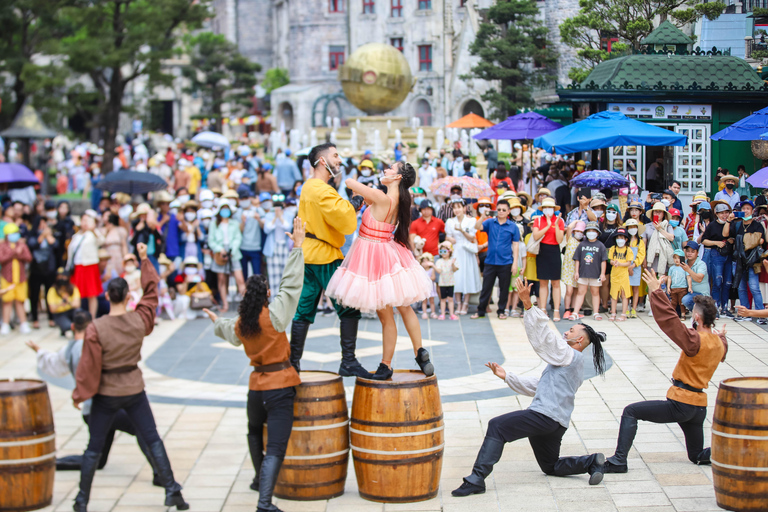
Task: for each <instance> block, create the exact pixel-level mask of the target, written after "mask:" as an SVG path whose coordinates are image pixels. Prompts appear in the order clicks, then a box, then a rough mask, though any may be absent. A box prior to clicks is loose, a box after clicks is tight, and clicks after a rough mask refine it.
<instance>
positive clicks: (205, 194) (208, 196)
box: [199, 188, 215, 202]
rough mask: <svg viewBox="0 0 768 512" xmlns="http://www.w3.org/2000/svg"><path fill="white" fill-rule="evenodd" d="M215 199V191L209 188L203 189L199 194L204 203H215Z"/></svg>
mask: <svg viewBox="0 0 768 512" xmlns="http://www.w3.org/2000/svg"><path fill="white" fill-rule="evenodd" d="M214 197H215V196H214V195H213V190H211V189H209V188H204V189H202V190H201V191H200V194H199V198H200V202H203V201H213V198H214Z"/></svg>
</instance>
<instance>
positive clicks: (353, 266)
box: [325, 237, 433, 313]
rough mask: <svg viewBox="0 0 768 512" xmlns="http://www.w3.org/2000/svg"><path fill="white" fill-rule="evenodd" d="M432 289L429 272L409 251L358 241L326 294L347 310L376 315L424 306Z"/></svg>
mask: <svg viewBox="0 0 768 512" xmlns="http://www.w3.org/2000/svg"><path fill="white" fill-rule="evenodd" d="M432 289H433V283H432V281H431V280H430V279H429V276H428V275H427V272H426V271H425V270H424V269H423V268H422V267H421V266H420V265H419V264H418V262H417V261H416V258H414V256H413V253H412V252H411V251H409V250H408V249H407V248H406V247H403V246H402V245H400V244H398V243H397V242H395V241H389V242H373V241H370V240H368V239H366V238H363V237H358V238H357V240H355V242H354V243H353V244H352V247H351V248H350V249H349V252H348V253H347V256H346V258H344V262H343V263H342V264H341V266H339V268H338V269H336V272H335V273H334V274H333V276H332V277H331V280H330V281H329V282H328V287H327V288H326V290H325V293H326V295H328V296H329V297H331V298H333V299H335V300H336V301H337V302H339V303H340V304H341V305H343V306H346V307H350V308H355V309H359V310H360V311H362V312H364V313H373V312H375V311H378V310H380V309H385V308H386V307H388V306H391V307H400V306H410V305H411V304H414V303H416V302H421V301H423V300H424V299H427V298H429V297H431V296H432Z"/></svg>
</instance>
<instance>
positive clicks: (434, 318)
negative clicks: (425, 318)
mask: <svg viewBox="0 0 768 512" xmlns="http://www.w3.org/2000/svg"><path fill="white" fill-rule="evenodd" d="M429 318H431V319H432V320H437V313H432V314H431V315H429Z"/></svg>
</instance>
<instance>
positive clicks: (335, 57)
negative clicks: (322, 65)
mask: <svg viewBox="0 0 768 512" xmlns="http://www.w3.org/2000/svg"><path fill="white" fill-rule="evenodd" d="M328 56H329V58H330V65H329V67H328V69H330V70H331V71H334V70H337V69H339V66H341V65H342V64H344V47H343V46H331V47H330V48H328Z"/></svg>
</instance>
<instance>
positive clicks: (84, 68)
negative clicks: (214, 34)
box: [58, 0, 211, 173]
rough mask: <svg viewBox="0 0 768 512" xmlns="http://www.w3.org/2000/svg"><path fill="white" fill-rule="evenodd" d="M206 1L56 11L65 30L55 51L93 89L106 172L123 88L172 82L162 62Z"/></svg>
mask: <svg viewBox="0 0 768 512" xmlns="http://www.w3.org/2000/svg"><path fill="white" fill-rule="evenodd" d="M209 5H210V0H69V1H68V2H67V7H64V8H62V9H61V10H60V11H59V13H58V14H59V22H60V23H61V24H62V25H63V26H64V27H65V28H66V29H67V33H68V35H67V36H66V37H63V38H62V39H61V41H60V43H59V47H58V50H59V52H61V53H62V54H63V55H65V56H66V58H67V64H68V66H69V67H70V68H71V69H72V70H73V71H75V72H76V73H80V74H83V75H85V76H87V77H89V78H90V79H91V81H92V82H93V86H94V88H95V89H96V99H97V115H98V116H99V119H100V126H101V127H102V130H103V137H104V164H103V171H104V172H105V173H107V172H110V171H111V170H112V159H113V157H114V154H115V137H116V136H117V130H118V124H119V120H120V113H121V112H123V110H124V108H125V107H124V105H123V97H124V95H125V90H126V87H127V86H128V85H129V84H130V83H131V82H133V81H134V80H136V79H137V78H139V77H143V76H146V77H147V79H148V81H149V84H150V85H156V84H166V85H168V84H171V83H172V81H173V78H174V77H173V75H171V74H168V73H166V72H165V69H164V65H163V62H164V60H166V59H169V58H171V57H173V56H174V55H175V54H176V53H177V47H176V45H177V42H178V37H179V35H180V34H179V33H180V32H181V31H182V30H183V29H196V28H199V27H200V26H201V25H202V22H203V21H204V20H206V19H208V18H209V17H210V16H211V12H210V9H209Z"/></svg>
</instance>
